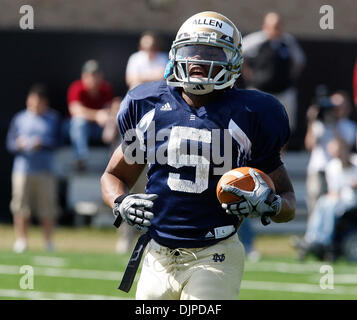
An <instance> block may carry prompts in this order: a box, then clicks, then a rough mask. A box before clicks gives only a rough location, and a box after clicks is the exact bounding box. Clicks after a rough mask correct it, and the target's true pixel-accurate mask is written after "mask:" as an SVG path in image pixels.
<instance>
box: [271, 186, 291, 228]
mask: <svg viewBox="0 0 357 320" xmlns="http://www.w3.org/2000/svg"><path fill="white" fill-rule="evenodd" d="M280 197H281V210H280V212H279V214H278V215H276V216H275V217H272V220H273V221H274V222H276V223H281V222H288V221H290V220H292V219H294V217H295V209H296V199H295V194H294V192H285V193H282V194H280Z"/></svg>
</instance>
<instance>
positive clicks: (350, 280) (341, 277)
mask: <svg viewBox="0 0 357 320" xmlns="http://www.w3.org/2000/svg"><path fill="white" fill-rule="evenodd" d="M320 278H321V275H320V276H317V275H313V276H311V277H310V280H311V281H313V282H316V281H319V279H320ZM333 282H334V283H340V284H357V274H334V275H333Z"/></svg>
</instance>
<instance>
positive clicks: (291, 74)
mask: <svg viewBox="0 0 357 320" xmlns="http://www.w3.org/2000/svg"><path fill="white" fill-rule="evenodd" d="M243 55H244V61H245V63H244V64H243V78H244V81H245V83H246V84H247V86H248V87H251V88H256V89H258V90H262V91H265V92H268V93H270V94H273V95H274V96H275V97H276V98H277V99H278V100H280V102H281V103H282V104H283V105H284V106H285V108H286V111H287V114H288V117H289V121H290V129H291V131H294V130H295V128H296V125H297V123H296V122H297V107H298V106H297V89H296V88H295V86H294V85H295V82H296V80H297V79H298V77H299V75H300V73H301V71H302V69H303V67H304V65H305V60H306V59H305V54H304V52H303V51H302V49H301V48H300V46H299V44H298V43H297V41H296V40H295V38H294V37H293V36H292V35H291V34H288V33H285V32H284V31H283V23H282V19H281V17H280V15H279V14H278V13H275V12H270V13H268V14H267V15H266V16H265V17H264V21H263V26H262V30H261V31H257V32H254V33H252V34H249V35H247V36H245V37H244V38H243Z"/></svg>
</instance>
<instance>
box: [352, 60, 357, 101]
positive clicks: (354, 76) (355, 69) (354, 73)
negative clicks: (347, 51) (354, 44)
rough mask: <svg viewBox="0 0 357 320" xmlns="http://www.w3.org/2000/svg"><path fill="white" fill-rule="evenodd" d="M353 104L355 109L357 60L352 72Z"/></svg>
mask: <svg viewBox="0 0 357 320" xmlns="http://www.w3.org/2000/svg"><path fill="white" fill-rule="evenodd" d="M353 102H354V104H355V106H356V107H357V59H356V63H355V68H354V70H353Z"/></svg>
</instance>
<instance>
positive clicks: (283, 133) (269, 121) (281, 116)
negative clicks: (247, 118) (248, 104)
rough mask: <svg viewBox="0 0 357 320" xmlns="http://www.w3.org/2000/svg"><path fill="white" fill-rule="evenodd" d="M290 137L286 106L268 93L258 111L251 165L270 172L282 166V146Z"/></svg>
mask: <svg viewBox="0 0 357 320" xmlns="http://www.w3.org/2000/svg"><path fill="white" fill-rule="evenodd" d="M289 137H290V129H289V120H288V116H287V113H286V111H285V108H284V106H283V105H282V104H281V103H280V102H279V101H278V100H277V99H276V98H274V97H273V96H270V95H267V97H266V99H265V101H264V107H263V106H262V107H261V108H260V110H259V112H258V116H257V123H256V129H255V132H254V140H253V143H252V150H251V157H250V161H249V166H251V167H254V168H257V169H260V170H262V171H263V172H265V173H270V172H272V171H274V170H275V169H277V168H278V167H280V166H281V165H282V164H283V162H282V160H281V157H280V152H281V149H282V147H283V146H284V145H285V144H286V143H287V142H288V140H289Z"/></svg>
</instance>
